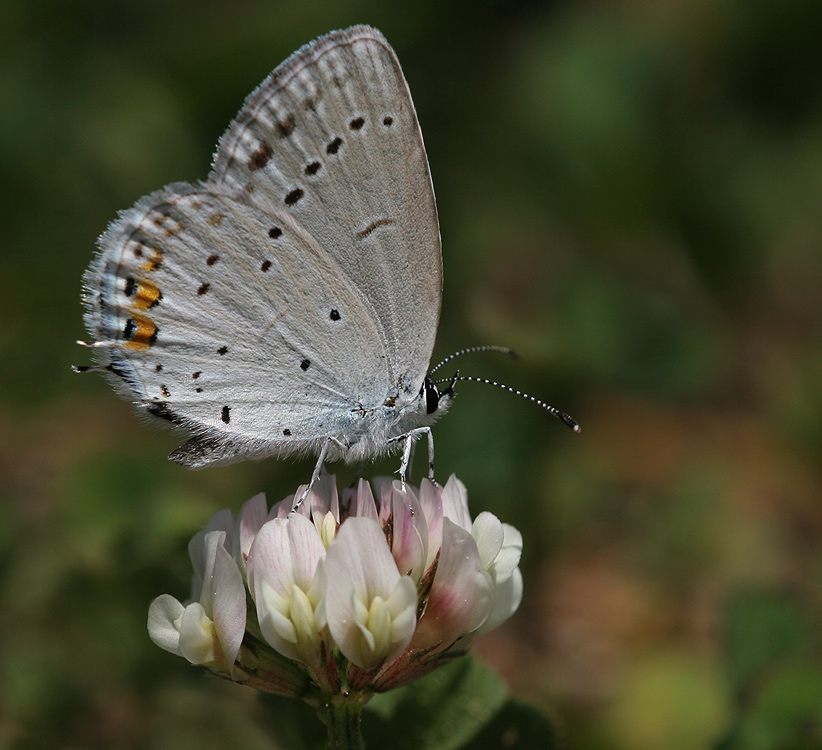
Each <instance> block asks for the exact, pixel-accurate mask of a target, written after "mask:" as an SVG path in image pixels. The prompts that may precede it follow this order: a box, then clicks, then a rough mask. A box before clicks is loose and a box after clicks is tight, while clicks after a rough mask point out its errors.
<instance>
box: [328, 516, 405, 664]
mask: <svg viewBox="0 0 822 750" xmlns="http://www.w3.org/2000/svg"><path fill="white" fill-rule="evenodd" d="M326 575H327V588H326V600H325V605H326V616H327V618H328V629H329V630H330V632H331V635H332V637H333V638H334V641H335V643H336V644H337V646H338V647H339V649H340V651H341V652H342V653H343V654H344V655H345V657H346V658H347V659H348V660H349V661H351V662H352V663H353V664H356V665H357V666H358V667H361V668H363V669H366V670H372V669H376V668H377V667H378V666H379V665H380V664H381V663H382V662H383V661H384V660H385V658H386V657H387V655H388V654H389V653H393V652H394V651H396V649H397V648H398V647H399V648H401V649H402V648H405V644H404V643H402V642H401V641H394V638H395V637H398V638H401V639H402V640H404V639H405V637H406V634H407V630H408V628H407V623H406V618H407V616H408V612H407V611H408V609H413V610H415V609H416V589H415V586H414V583H413V581H411V580H410V579H406V580H407V581H408V582H407V583H400V581H401V576H400V574H399V571H398V570H397V566H396V563H395V562H394V558H393V557H392V556H391V553H390V552H389V550H388V545H387V544H386V541H385V536H384V534H383V532H382V529H381V528H380V526H379V524H378V523H376V522H375V521H373V520H372V519H370V518H348V519H347V520H346V522H345V523H343V524H342V525H341V526H340V530H339V532H338V533H337V537H336V538H335V539H334V542H333V544H332V545H331V547H330V548H329V550H328V555H327V556H326ZM398 589H399V590H398ZM392 595H393V598H392ZM409 596H410V599H409ZM409 604H410V607H409ZM395 619H396V620H397V621H398V622H397V628H396V632H392V629H393V628H394V620H395Z"/></svg>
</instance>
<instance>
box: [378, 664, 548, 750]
mask: <svg viewBox="0 0 822 750" xmlns="http://www.w3.org/2000/svg"><path fill="white" fill-rule="evenodd" d="M363 735H364V737H365V744H366V747H369V748H381V747H390V748H392V750H406V749H407V750H419V748H425V750H456V749H457V748H461V749H462V750H480V748H491V747H493V748H497V747H517V748H525V749H527V748H530V747H533V748H539V749H540V750H550V748H551V747H554V746H556V744H557V743H556V732H555V730H554V728H553V727H552V726H551V724H550V722H549V721H548V720H547V719H546V718H545V717H543V716H541V715H540V714H539V713H538V712H537V711H536V710H535V709H533V708H531V707H529V706H525V705H523V704H520V703H517V702H515V701H512V700H510V699H509V697H508V694H507V690H506V688H505V686H504V685H503V683H502V682H501V681H500V679H499V678H498V677H497V676H496V675H495V674H494V673H493V672H492V671H491V670H490V669H489V668H488V667H486V666H485V665H484V664H482V663H481V662H479V661H477V660H475V659H473V658H471V657H462V658H460V659H457V660H456V661H454V662H452V663H451V664H448V665H446V666H444V667H441V668H439V669H437V670H435V671H434V672H432V673H431V674H430V675H428V676H426V677H424V678H422V679H420V680H418V681H417V682H415V683H413V684H411V685H409V686H408V687H405V688H402V689H400V690H395V691H392V692H390V693H385V694H383V695H379V696H376V697H375V698H374V699H373V700H372V701H371V702H370V703H369V704H368V705H367V706H366V711H365V713H364V715H363Z"/></svg>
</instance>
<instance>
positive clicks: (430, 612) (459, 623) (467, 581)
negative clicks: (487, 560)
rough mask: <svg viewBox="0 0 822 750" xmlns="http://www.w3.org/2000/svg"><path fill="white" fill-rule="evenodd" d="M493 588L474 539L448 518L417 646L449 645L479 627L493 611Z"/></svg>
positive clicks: (416, 641)
mask: <svg viewBox="0 0 822 750" xmlns="http://www.w3.org/2000/svg"><path fill="white" fill-rule="evenodd" d="M493 590H494V584H493V582H492V580H491V576H490V575H489V574H488V571H487V570H485V567H484V566H483V564H482V562H481V561H480V557H479V553H478V552H477V545H476V543H475V542H474V538H473V537H472V536H471V535H470V534H469V533H468V532H467V531H465V530H464V529H462V528H460V527H459V526H457V525H456V524H455V523H453V522H452V521H450V520H449V519H445V521H444V522H443V529H442V551H441V553H440V559H439V563H438V565H437V572H436V574H435V576H434V581H433V584H432V586H431V592H430V593H429V595H428V604H427V606H426V608H425V612H424V614H423V616H422V617H421V618H420V621H419V623H417V632H416V634H415V636H414V640H413V644H412V645H413V647H414V648H415V649H416V648H430V647H432V646H435V647H438V648H439V647H442V648H445V647H447V646H449V645H450V644H451V643H453V642H454V641H455V640H456V639H457V638H458V637H459V636H461V635H462V634H464V633H468V632H471V631H472V630H475V629H476V628H478V627H479V626H480V625H481V624H482V623H483V622H484V621H485V620H486V618H487V617H488V613H489V612H490V609H491V603H492V600H493Z"/></svg>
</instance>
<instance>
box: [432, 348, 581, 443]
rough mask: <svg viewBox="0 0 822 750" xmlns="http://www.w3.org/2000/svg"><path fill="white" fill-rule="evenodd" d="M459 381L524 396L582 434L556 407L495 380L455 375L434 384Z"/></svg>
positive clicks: (571, 419) (574, 423)
mask: <svg viewBox="0 0 822 750" xmlns="http://www.w3.org/2000/svg"><path fill="white" fill-rule="evenodd" d="M454 356H456V355H454ZM458 380H470V381H472V382H474V383H485V384H486V385H495V386H496V387H497V388H502V389H503V390H504V391H508V392H509V393H513V394H514V395H515V396H522V398H525V399H528V400H529V401H532V402H533V403H535V404H536V405H537V406H540V407H542V408H543V409H545V411H547V412H548V413H549V414H553V416H555V417H556V418H557V419H561V420H562V421H563V422H565V424H567V425H568V426H569V427H570V428H571V429H572V430H573V431H574V432H576V433H577V434H578V433H580V432H582V427H580V426H579V423H578V422H577V421H576V420H575V419H574V418H573V417H569V416H568V415H567V414H566V413H565V412H564V411H560V410H559V409H557V408H556V407H553V406H549V405H548V404H546V403H545V402H544V401H540V400H539V399H538V398H535V397H534V396H531V395H529V394H527V393H523V392H522V391H518V390H517V389H516V388H511V386H509V385H505V384H504V383H497V382H496V381H495V380H488V379H487V378H472V377H471V376H470V375H459V374H457V375H454V377H452V378H443V379H442V380H435V381H434V383H436V384H439V383H450V384H451V385H452V386H453V385H454V383H456V382H457V381H458Z"/></svg>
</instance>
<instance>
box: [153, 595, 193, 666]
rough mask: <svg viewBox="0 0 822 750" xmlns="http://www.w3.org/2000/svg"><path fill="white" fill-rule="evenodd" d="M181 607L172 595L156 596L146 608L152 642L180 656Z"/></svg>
mask: <svg viewBox="0 0 822 750" xmlns="http://www.w3.org/2000/svg"><path fill="white" fill-rule="evenodd" d="M184 609H185V607H183V605H182V604H180V602H178V601H177V600H176V599H175V598H174V597H173V596H171V595H169V594H163V595H162V596H158V597H157V598H156V599H155V600H154V601H153V602H152V603H151V606H150V607H149V608H148V635H149V638H151V640H152V641H154V643H156V644H157V645H158V646H159V647H160V648H164V649H165V650H166V651H170V652H171V653H172V654H177V656H182V655H183V652H182V651H180V620H181V619H182V617H183V611H184Z"/></svg>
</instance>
